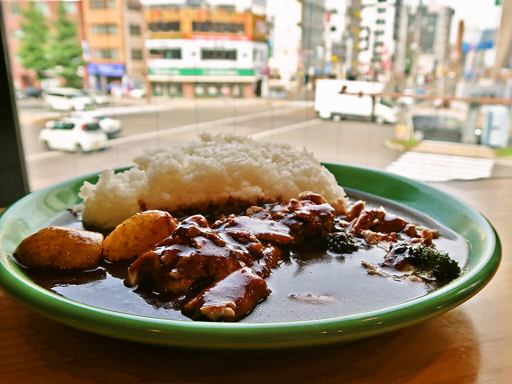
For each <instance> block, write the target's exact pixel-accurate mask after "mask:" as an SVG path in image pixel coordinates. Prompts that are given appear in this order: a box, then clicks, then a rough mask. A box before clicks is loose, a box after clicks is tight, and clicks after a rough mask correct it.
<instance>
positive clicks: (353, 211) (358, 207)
mask: <svg viewBox="0 0 512 384" xmlns="http://www.w3.org/2000/svg"><path fill="white" fill-rule="evenodd" d="M365 206H366V203H365V202H364V201H363V200H358V201H356V202H355V203H354V205H352V206H351V207H350V210H349V211H348V212H347V214H346V215H344V216H343V219H344V220H345V221H352V220H354V219H355V218H357V217H359V215H360V214H361V212H363V210H364V208H365Z"/></svg>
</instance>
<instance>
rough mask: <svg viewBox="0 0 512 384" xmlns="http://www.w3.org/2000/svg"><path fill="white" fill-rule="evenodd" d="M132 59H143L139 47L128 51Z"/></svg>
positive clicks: (142, 53)
mask: <svg viewBox="0 0 512 384" xmlns="http://www.w3.org/2000/svg"><path fill="white" fill-rule="evenodd" d="M130 56H131V58H132V60H135V61H141V60H144V52H143V51H142V49H140V48H132V49H131V52H130Z"/></svg>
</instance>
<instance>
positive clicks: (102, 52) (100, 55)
mask: <svg viewBox="0 0 512 384" xmlns="http://www.w3.org/2000/svg"><path fill="white" fill-rule="evenodd" d="M92 55H93V56H94V57H95V58H97V59H118V58H119V50H118V49H116V48H101V49H95V50H93V51H92Z"/></svg>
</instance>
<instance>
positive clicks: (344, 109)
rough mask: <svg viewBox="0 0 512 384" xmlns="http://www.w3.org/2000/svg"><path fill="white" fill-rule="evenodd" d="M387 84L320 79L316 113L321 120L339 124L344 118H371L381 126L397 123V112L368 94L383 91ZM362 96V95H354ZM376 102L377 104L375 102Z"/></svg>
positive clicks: (317, 87) (378, 98) (316, 95)
mask: <svg viewBox="0 0 512 384" xmlns="http://www.w3.org/2000/svg"><path fill="white" fill-rule="evenodd" d="M383 89H384V85H383V84H381V83H374V82H369V81H351V80H318V81H317V82H316V91H315V111H316V112H317V113H318V116H319V117H320V118H322V119H333V120H334V121H340V120H341V119H342V118H351V117H357V118H368V119H371V118H372V111H373V114H374V115H375V121H377V122H379V123H390V124H395V123H396V121H397V117H396V110H395V108H393V107H392V106H391V105H389V104H385V103H384V102H383V101H382V100H381V98H380V97H378V96H375V97H374V99H375V101H373V100H372V96H369V95H368V94H376V93H379V92H382V91H383ZM352 93H357V94H359V93H361V94H362V95H361V96H359V95H352ZM374 102H375V105H373V103H374Z"/></svg>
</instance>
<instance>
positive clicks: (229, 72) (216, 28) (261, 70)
mask: <svg viewBox="0 0 512 384" xmlns="http://www.w3.org/2000/svg"><path fill="white" fill-rule="evenodd" d="M195 3H196V2H194V4H191V2H184V1H172V0H171V1H169V0H162V1H156V0H150V1H145V2H144V4H145V6H146V10H145V19H146V23H147V26H148V35H147V40H146V49H147V51H148V53H149V59H148V73H149V76H148V77H149V81H150V82H151V86H152V92H153V94H154V95H156V96H184V97H187V98H192V97H216V96H233V97H252V96H255V95H260V94H261V90H262V83H263V77H264V75H265V70H266V62H267V55H268V49H267V38H268V32H267V23H266V20H265V17H264V16H263V15H261V14H257V13H254V12H252V11H251V9H252V3H247V7H248V8H242V9H240V8H237V7H240V4H235V3H236V2H233V1H227V2H220V1H214V2H205V1H203V2H197V3H198V4H195Z"/></svg>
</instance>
